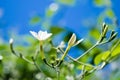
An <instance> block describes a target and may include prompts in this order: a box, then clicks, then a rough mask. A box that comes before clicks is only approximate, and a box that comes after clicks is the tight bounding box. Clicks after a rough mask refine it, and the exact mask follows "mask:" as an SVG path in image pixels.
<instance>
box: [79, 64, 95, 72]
mask: <svg viewBox="0 0 120 80" xmlns="http://www.w3.org/2000/svg"><path fill="white" fill-rule="evenodd" d="M77 68H78V69H80V70H82V69H83V65H79V66H78V67H77ZM91 69H93V67H92V65H91V64H89V66H84V70H87V71H89V70H91Z"/></svg>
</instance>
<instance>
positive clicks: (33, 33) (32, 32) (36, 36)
mask: <svg viewBox="0 0 120 80" xmlns="http://www.w3.org/2000/svg"><path fill="white" fill-rule="evenodd" d="M30 33H31V34H32V35H33V36H34V37H35V38H36V39H38V40H39V37H38V35H37V33H36V32H34V31H30Z"/></svg>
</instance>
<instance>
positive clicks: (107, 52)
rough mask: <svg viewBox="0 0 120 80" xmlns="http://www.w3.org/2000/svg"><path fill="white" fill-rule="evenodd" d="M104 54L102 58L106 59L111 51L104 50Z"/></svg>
mask: <svg viewBox="0 0 120 80" xmlns="http://www.w3.org/2000/svg"><path fill="white" fill-rule="evenodd" d="M102 54H103V55H102V60H106V59H107V58H108V57H109V55H110V51H106V52H103V53H102Z"/></svg>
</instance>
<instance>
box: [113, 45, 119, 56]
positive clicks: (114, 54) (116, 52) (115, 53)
mask: <svg viewBox="0 0 120 80" xmlns="http://www.w3.org/2000/svg"><path fill="white" fill-rule="evenodd" d="M118 54H120V45H119V46H118V47H117V48H115V49H114V50H113V52H112V55H111V56H112V57H114V56H116V55H118Z"/></svg>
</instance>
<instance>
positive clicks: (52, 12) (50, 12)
mask: <svg viewBox="0 0 120 80" xmlns="http://www.w3.org/2000/svg"><path fill="white" fill-rule="evenodd" d="M54 13H55V12H54V11H52V10H50V9H47V11H46V16H47V17H51V16H53V15H54Z"/></svg>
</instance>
